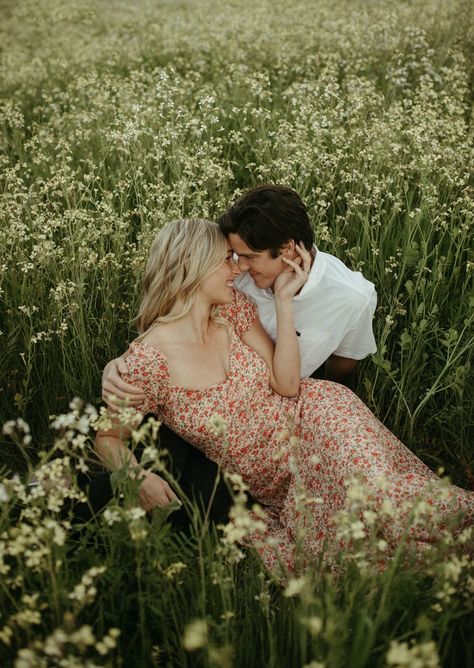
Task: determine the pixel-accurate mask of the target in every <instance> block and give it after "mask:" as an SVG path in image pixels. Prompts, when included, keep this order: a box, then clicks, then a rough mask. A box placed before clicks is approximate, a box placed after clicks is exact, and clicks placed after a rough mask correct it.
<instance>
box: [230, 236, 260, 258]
mask: <svg viewBox="0 0 474 668" xmlns="http://www.w3.org/2000/svg"><path fill="white" fill-rule="evenodd" d="M227 240H228V241H229V243H230V245H231V247H232V250H233V251H234V252H235V253H237V254H238V255H261V254H262V253H264V252H265V251H255V250H253V249H252V248H250V246H248V245H247V244H246V243H245V241H244V240H243V239H242V238H241V237H240V236H239V235H238V234H235V233H231V234H229V237H228V239H227Z"/></svg>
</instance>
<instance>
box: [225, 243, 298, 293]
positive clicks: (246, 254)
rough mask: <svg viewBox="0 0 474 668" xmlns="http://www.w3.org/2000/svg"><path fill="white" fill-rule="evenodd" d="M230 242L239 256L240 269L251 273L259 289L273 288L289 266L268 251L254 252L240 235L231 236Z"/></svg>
mask: <svg viewBox="0 0 474 668" xmlns="http://www.w3.org/2000/svg"><path fill="white" fill-rule="evenodd" d="M229 241H230V245H231V246H232V250H233V251H234V253H236V254H237V255H238V258H239V268H240V269H241V271H248V272H249V274H250V276H251V277H252V278H253V280H254V281H255V285H256V286H257V288H271V287H272V286H273V284H274V283H275V281H276V279H277V277H278V276H279V275H280V274H281V272H282V271H284V270H285V269H286V268H287V266H288V265H287V264H285V263H284V262H283V260H282V259H281V256H279V257H276V258H273V257H272V256H271V255H270V251H268V250H264V251H254V250H252V249H251V248H249V247H248V246H247V244H246V243H245V241H243V239H242V238H241V237H240V236H239V235H238V234H229ZM290 259H292V257H290Z"/></svg>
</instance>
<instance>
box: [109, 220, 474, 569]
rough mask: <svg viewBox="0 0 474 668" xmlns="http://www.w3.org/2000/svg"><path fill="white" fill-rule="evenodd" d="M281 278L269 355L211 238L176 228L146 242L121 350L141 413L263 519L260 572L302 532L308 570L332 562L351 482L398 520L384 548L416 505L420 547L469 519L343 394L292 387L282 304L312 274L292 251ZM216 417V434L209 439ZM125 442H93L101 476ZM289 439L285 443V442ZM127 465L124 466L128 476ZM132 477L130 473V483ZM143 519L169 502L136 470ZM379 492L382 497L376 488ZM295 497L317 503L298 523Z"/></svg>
mask: <svg viewBox="0 0 474 668" xmlns="http://www.w3.org/2000/svg"><path fill="white" fill-rule="evenodd" d="M282 261H284V262H285V264H286V265H287V269H286V270H285V271H284V272H282V273H281V274H280V275H279V276H278V278H277V280H276V281H275V283H274V286H273V291H274V298H275V308H276V322H277V337H276V343H273V342H272V340H271V339H270V337H269V336H268V335H267V334H266V332H265V331H264V329H263V328H262V325H261V324H260V321H259V319H258V316H257V311H256V307H255V305H254V304H253V303H252V302H250V301H249V300H248V299H247V298H246V297H245V296H244V295H243V294H242V293H239V292H238V291H236V290H235V289H234V287H233V282H234V280H235V278H236V277H237V276H238V275H239V274H240V269H239V267H238V265H237V264H236V263H235V262H234V259H233V255H232V249H231V247H230V245H229V242H228V241H227V240H226V239H225V237H224V236H223V235H222V233H221V232H220V231H219V228H218V226H217V225H216V224H214V223H212V222H209V221H205V220H177V221H173V222H171V223H169V224H168V225H167V226H166V227H165V228H163V229H162V230H161V231H160V232H159V233H158V235H157V237H156V239H155V241H154V243H153V246H152V249H151V253H150V258H149V261H148V265H147V268H146V272H145V276H144V279H143V300H142V303H141V306H140V310H139V314H138V318H137V322H138V328H139V332H140V336H139V337H138V339H136V340H135V341H134V342H132V344H131V345H130V348H129V351H128V355H127V357H126V364H127V368H128V377H127V380H128V381H129V382H131V383H133V384H135V385H136V386H137V387H140V388H141V389H142V391H144V394H145V400H144V401H143V402H142V405H141V407H140V410H141V411H142V412H143V413H150V412H151V413H154V414H155V415H157V416H158V417H159V418H160V420H162V421H163V422H164V424H166V425H168V426H169V427H170V428H171V429H172V430H173V431H175V432H176V433H178V434H179V435H180V436H182V437H183V438H184V439H186V440H187V441H189V442H190V443H192V444H193V445H194V446H196V447H197V448H199V449H200V450H202V451H203V453H204V454H205V455H206V456H207V457H208V458H209V459H210V460H212V461H214V462H217V463H219V464H220V465H221V466H222V467H223V468H224V469H226V470H228V471H233V472H237V473H239V474H240V475H241V476H242V478H243V479H244V481H245V482H246V483H247V485H248V487H249V490H250V493H251V494H252V495H253V497H254V498H255V499H256V500H257V501H258V502H259V503H260V504H262V506H263V507H264V509H265V511H266V515H267V519H266V525H267V529H266V532H267V537H268V538H271V539H272V540H269V541H264V542H262V543H261V544H260V546H259V551H260V552H261V556H262V558H263V560H264V562H265V563H266V565H267V566H268V567H269V568H270V569H273V568H274V567H275V565H276V564H277V563H278V561H282V562H283V563H284V564H285V565H286V566H287V567H288V568H289V569H292V568H293V566H294V558H295V554H294V551H295V542H296V536H297V534H298V533H299V529H301V528H303V527H304V528H305V533H304V535H305V537H304V544H305V551H306V554H307V555H309V557H314V558H317V557H318V556H319V555H320V554H321V550H322V548H323V546H324V545H326V548H325V549H327V550H329V553H330V552H331V550H336V549H337V538H336V529H335V525H334V522H333V518H334V515H335V513H337V512H338V511H340V510H341V509H342V508H343V507H344V504H345V499H346V491H347V489H346V486H345V483H346V480H347V479H349V478H350V477H353V476H357V477H358V478H359V479H362V480H363V481H364V483H365V484H366V485H368V486H369V488H370V489H371V497H372V504H374V503H375V504H376V505H377V504H378V505H379V506H380V507H381V506H382V504H383V502H384V501H385V502H386V501H387V499H388V500H389V501H390V502H391V506H392V507H393V508H394V509H396V511H397V512H395V513H394V516H393V517H392V518H391V519H390V520H389V521H387V522H386V523H385V524H384V525H383V526H382V527H381V532H382V534H383V538H384V539H385V540H386V541H387V543H388V544H389V545H391V546H392V547H394V546H395V545H396V544H397V541H398V540H399V539H400V536H401V534H402V532H403V530H404V525H405V523H406V521H407V518H408V515H409V513H410V510H411V507H412V506H413V505H414V504H415V502H416V500H417V499H418V498H419V496H420V495H421V496H422V497H423V499H424V500H425V501H426V505H427V507H428V508H429V509H430V510H429V512H431V513H432V517H431V519H430V523H431V527H432V530H431V531H429V530H428V529H427V528H426V526H429V524H427V525H426V526H424V527H423V528H420V529H419V530H417V531H415V532H414V533H413V535H412V540H413V545H414V546H415V547H417V546H422V545H423V544H424V543H426V542H430V541H432V540H433V539H435V537H436V533H437V531H439V527H440V526H441V525H443V523H444V522H445V521H446V520H447V518H449V517H451V516H452V515H453V513H454V512H455V511H458V510H460V511H463V512H464V515H465V521H468V520H471V521H472V517H473V515H474V495H473V494H471V493H469V492H466V491H464V490H462V489H460V488H457V487H455V486H450V487H449V489H447V491H446V492H445V493H444V494H443V495H442V496H439V495H437V491H436V487H435V486H434V484H433V483H434V481H435V480H436V476H435V475H434V474H433V473H432V472H431V471H430V470H429V469H428V468H427V467H426V466H425V465H424V464H423V463H422V462H421V461H420V460H419V459H417V458H416V457H415V455H414V454H413V453H411V452H410V451H409V450H408V449H407V448H406V447H405V446H404V445H403V444H402V443H401V442H400V441H399V440H398V439H397V438H396V437H395V436H394V435H393V434H391V433H390V432H389V431H388V430H387V429H386V428H385V427H384V426H383V425H382V424H381V423H380V422H379V421H378V420H377V419H376V418H375V416H374V415H373V414H372V413H371V412H370V410H369V409H368V408H367V407H366V406H365V405H364V404H363V402H362V401H360V399H358V397H357V396H356V395H355V394H354V393H353V392H351V391H350V390H349V389H348V388H346V387H344V386H342V385H339V384H337V383H333V382H329V381H318V380H313V379H304V380H302V381H300V357H299V348H298V340H297V334H296V332H295V328H294V325H293V313H292V297H293V296H294V295H295V294H297V293H298V292H299V290H301V288H302V287H303V285H304V284H305V282H306V280H307V277H308V271H309V268H310V265H311V257H310V254H309V252H308V251H307V250H305V248H304V247H303V245H301V246H298V245H295V246H294V253H293V255H292V256H291V257H283V258H282ZM216 416H220V418H221V419H222V421H224V422H225V424H226V429H225V433H223V430H222V429H216V421H219V420H218V418H217V417H216ZM122 432H123V430H121V429H118V428H117V429H115V430H114V429H112V430H110V431H104V432H101V433H99V435H98V438H97V449H98V452H99V454H100V455H101V457H102V459H103V460H104V462H106V463H107V464H108V466H109V467H110V468H112V469H113V468H118V467H120V466H121V465H122V463H123V461H124V460H127V459H130V458H132V459H133V456H132V455H131V454H130V452H129V450H128V449H127V447H126V445H125V444H124V442H123V440H122V438H123V433H122ZM290 436H293V438H290ZM134 463H136V462H134ZM139 470H140V469H139ZM139 475H140V477H141V478H142V483H141V487H140V498H141V503H142V505H143V507H144V508H145V509H146V510H149V509H151V508H153V507H154V506H156V505H165V504H167V503H168V502H169V501H171V500H173V499H175V498H176V495H175V493H174V491H173V490H172V489H171V488H170V486H169V485H168V484H167V483H166V482H165V481H164V480H162V479H161V478H160V477H159V476H157V475H156V474H154V473H151V472H148V471H145V470H140V474H139ZM382 477H383V479H384V486H383V491H382V490H381V488H380V487H379V486H377V485H376V484H375V480H376V479H379V478H382ZM302 492H303V493H304V494H306V495H307V497H308V498H309V499H311V498H312V499H314V498H317V499H319V501H320V502H319V503H313V504H312V505H311V506H308V508H310V509H311V510H310V512H309V514H308V512H301V509H300V508H299V505H298V499H301V494H302Z"/></svg>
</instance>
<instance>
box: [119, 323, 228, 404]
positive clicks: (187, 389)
mask: <svg viewBox="0 0 474 668" xmlns="http://www.w3.org/2000/svg"><path fill="white" fill-rule="evenodd" d="M234 340H235V328H234V327H232V328H231V333H230V341H229V350H228V368H229V371H228V373H227V378H225V379H224V380H221V381H220V382H219V383H213V384H212V385H208V386H207V387H201V388H197V387H186V386H184V385H172V384H171V383H170V382H169V380H170V370H169V364H168V360H167V359H166V357H165V355H163V353H162V352H161V350H160V349H159V348H157V347H156V346H154V345H152V344H151V343H148V342H147V341H132V342H131V343H130V345H129V349H130V348H132V346H133V347H137V346H143V347H145V348H148V349H149V350H152V351H153V352H154V353H155V354H156V355H158V357H160V359H161V360H162V361H163V362H164V363H165V365H166V373H167V376H168V390H182V391H184V392H207V391H208V390H212V389H214V388H218V387H222V386H223V385H226V383H228V382H229V381H230V380H231V376H232V375H233V366H234V364H233V360H232V349H233V347H234Z"/></svg>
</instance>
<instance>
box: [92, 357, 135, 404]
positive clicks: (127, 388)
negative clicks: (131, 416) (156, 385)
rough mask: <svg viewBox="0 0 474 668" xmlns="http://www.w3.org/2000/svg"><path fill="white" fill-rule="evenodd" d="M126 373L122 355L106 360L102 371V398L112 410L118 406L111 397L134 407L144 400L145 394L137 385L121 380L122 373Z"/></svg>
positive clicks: (126, 368) (126, 369)
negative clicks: (106, 362) (109, 360)
mask: <svg viewBox="0 0 474 668" xmlns="http://www.w3.org/2000/svg"><path fill="white" fill-rule="evenodd" d="M126 373H128V367H127V364H126V362H125V358H124V357H123V356H122V357H118V358H117V359H114V360H112V361H111V362H108V364H106V366H105V368H104V371H103V373H102V399H103V400H104V401H105V403H106V404H107V406H108V407H109V408H111V409H112V410H113V411H118V410H119V407H118V406H117V405H116V404H114V402H113V399H111V397H116V398H117V399H120V400H121V401H126V402H127V405H128V406H133V407H134V408H136V407H137V406H140V404H141V403H143V401H144V400H145V394H144V392H143V391H142V390H141V389H140V388H139V387H136V386H135V385H131V384H130V383H126V382H125V381H124V380H122V378H121V376H122V374H126Z"/></svg>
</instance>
